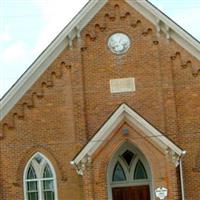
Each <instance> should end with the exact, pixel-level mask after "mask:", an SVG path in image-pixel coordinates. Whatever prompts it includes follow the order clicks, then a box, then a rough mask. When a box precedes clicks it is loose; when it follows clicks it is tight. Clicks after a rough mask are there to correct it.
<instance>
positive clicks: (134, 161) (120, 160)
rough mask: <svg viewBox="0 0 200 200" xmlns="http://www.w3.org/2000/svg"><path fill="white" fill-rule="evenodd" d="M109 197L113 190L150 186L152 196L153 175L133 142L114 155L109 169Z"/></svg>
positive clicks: (120, 148)
mask: <svg viewBox="0 0 200 200" xmlns="http://www.w3.org/2000/svg"><path fill="white" fill-rule="evenodd" d="M107 184H108V197H109V199H112V188H114V187H126V186H136V185H137V186H138V185H141V186H142V185H148V186H149V188H150V191H151V192H150V193H151V196H153V194H152V173H151V168H150V166H149V163H148V161H147V159H146V158H145V155H144V154H143V153H142V152H141V151H140V150H139V149H138V148H137V147H136V146H135V145H134V144H132V143H131V142H128V141H126V142H124V143H122V144H121V145H120V146H119V148H118V149H117V151H116V152H115V153H114V154H113V157H112V159H111V160H110V162H109V164H108V169H107Z"/></svg>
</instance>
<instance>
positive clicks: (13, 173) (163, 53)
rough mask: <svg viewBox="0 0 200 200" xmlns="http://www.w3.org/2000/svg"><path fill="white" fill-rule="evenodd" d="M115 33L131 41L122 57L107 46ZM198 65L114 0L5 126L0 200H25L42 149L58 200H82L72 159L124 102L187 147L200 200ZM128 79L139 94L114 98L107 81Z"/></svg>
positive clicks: (188, 175)
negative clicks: (27, 179)
mask: <svg viewBox="0 0 200 200" xmlns="http://www.w3.org/2000/svg"><path fill="white" fill-rule="evenodd" d="M114 32H124V33H126V34H128V35H129V36H130V38H131V40H132V45H131V48H130V49H129V50H128V52H127V53H126V54H124V55H121V56H116V55H114V54H113V53H111V52H110V51H109V49H108V47H107V39H108V37H109V36H110V35H111V34H112V33H114ZM199 66H200V62H199V61H197V60H196V59H195V58H194V57H193V56H191V55H190V54H189V53H187V52H186V51H185V50H184V49H183V48H181V47H180V46H179V45H178V44H177V43H176V42H174V41H172V40H167V39H166V38H165V35H164V34H162V33H161V35H160V36H157V32H156V29H155V27H154V26H153V25H152V24H151V23H150V22H149V21H148V20H147V19H145V18H144V17H143V16H142V15H140V14H139V13H137V12H136V11H135V10H134V9H133V8H131V7H130V6H128V5H127V4H126V3H124V2H123V1H122V0H110V1H109V3H108V4H106V6H105V7H104V8H103V9H102V10H101V11H100V12H99V13H98V14H97V15H96V16H95V17H94V18H93V19H92V21H91V22H90V23H89V24H88V25H87V26H86V27H85V28H84V30H83V31H82V32H81V41H78V42H77V40H75V41H74V42H73V47H72V48H71V49H70V48H68V49H65V50H64V51H63V53H62V54H61V55H60V56H59V57H58V58H57V59H56V60H55V61H54V62H53V63H52V65H51V66H50V67H49V68H48V70H47V71H46V72H45V73H44V74H43V75H42V76H41V77H40V78H39V79H38V81H37V82H36V83H35V84H34V85H33V86H32V87H31V88H30V90H29V91H28V92H26V94H25V95H24V96H23V97H22V99H21V100H20V101H19V102H18V103H17V104H16V105H15V106H14V108H13V109H12V110H11V111H10V112H9V113H8V115H7V116H6V117H5V118H4V119H3V121H2V122H1V128H2V132H3V137H2V138H1V140H0V144H1V146H0V150H1V165H0V178H1V179H2V181H1V190H0V195H2V197H1V196H0V197H1V199H3V200H7V199H9V200H15V199H17V200H21V199H23V187H22V186H23V184H22V181H23V180H22V174H23V169H24V166H25V164H26V162H27V160H28V159H29V158H30V157H31V155H32V154H33V153H34V152H37V151H42V152H44V154H45V155H46V154H48V155H49V156H48V158H49V159H50V160H51V162H52V163H53V164H54V165H55V168H56V173H57V175H58V193H59V199H61V200H63V199H67V197H69V198H70V199H77V200H78V199H83V196H84V194H83V188H84V187H82V184H83V182H82V178H81V177H78V176H77V175H76V172H75V170H74V169H73V168H72V166H71V165H70V163H69V162H70V160H72V158H73V157H74V156H75V155H76V153H78V151H79V149H80V148H81V147H82V146H83V145H84V144H85V143H86V141H87V139H89V138H91V136H93V135H94V134H95V133H96V131H97V130H98V129H99V127H100V126H101V125H102V124H103V123H104V122H105V120H106V119H107V118H108V117H109V116H110V115H111V114H112V112H113V111H114V110H115V109H116V107H117V106H118V105H120V104H121V103H123V102H126V103H127V104H128V105H129V106H131V107H132V108H134V109H135V110H137V112H139V113H140V114H141V115H142V116H143V117H144V118H146V119H147V120H148V121H149V122H150V123H152V124H153V125H154V126H156V127H157V128H159V129H160V130H162V131H163V132H165V133H166V135H168V136H169V137H170V138H171V139H173V140H174V141H175V142H176V144H178V145H180V146H181V147H182V148H183V149H185V150H187V152H188V153H187V155H186V157H185V158H184V176H185V180H186V195H187V199H188V200H199V199H200V192H199V188H200V172H199V169H198V167H196V166H197V165H196V163H197V162H198V161H197V160H198V159H197V158H198V153H199V151H200V147H199V144H200V135H199V133H198V132H199V130H200V123H199V121H200V120H199V119H200V101H199V99H200V92H199V91H200V84H199V83H200V76H198V70H199ZM127 77H134V78H135V81H136V92H134V93H120V94H111V93H110V90H109V80H110V79H114V78H127ZM103 184H105V182H102V185H103ZM2 185H3V187H2ZM101 191H102V195H103V190H101ZM99 195H101V194H99ZM102 199H103V198H102Z"/></svg>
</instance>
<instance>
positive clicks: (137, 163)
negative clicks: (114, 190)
mask: <svg viewBox="0 0 200 200" xmlns="http://www.w3.org/2000/svg"><path fill="white" fill-rule="evenodd" d="M143 180H144V181H147V182H148V181H149V180H148V175H147V171H146V169H145V167H144V164H143V161H142V160H141V159H140V156H139V155H137V154H136V153H135V152H132V151H131V150H129V149H127V150H125V151H123V152H122V153H121V154H119V155H118V157H117V159H116V161H115V165H114V168H113V171H112V182H113V183H120V182H121V183H123V182H124V183H126V182H130V183H134V182H137V181H143Z"/></svg>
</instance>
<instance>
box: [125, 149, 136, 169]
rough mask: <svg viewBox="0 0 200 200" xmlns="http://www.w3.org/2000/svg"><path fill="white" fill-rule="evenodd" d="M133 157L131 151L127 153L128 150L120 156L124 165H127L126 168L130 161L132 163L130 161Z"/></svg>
mask: <svg viewBox="0 0 200 200" xmlns="http://www.w3.org/2000/svg"><path fill="white" fill-rule="evenodd" d="M133 156H134V154H133V153H132V152H131V151H129V150H127V151H125V152H124V153H123V154H122V157H123V159H124V160H125V161H126V163H127V164H128V166H130V164H131V161H132V159H133Z"/></svg>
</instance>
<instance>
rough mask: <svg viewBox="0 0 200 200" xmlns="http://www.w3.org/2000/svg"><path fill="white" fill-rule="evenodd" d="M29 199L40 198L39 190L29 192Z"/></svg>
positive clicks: (36, 199) (35, 199)
mask: <svg viewBox="0 0 200 200" xmlns="http://www.w3.org/2000/svg"><path fill="white" fill-rule="evenodd" d="M27 196H28V200H38V192H28V195H27Z"/></svg>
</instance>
